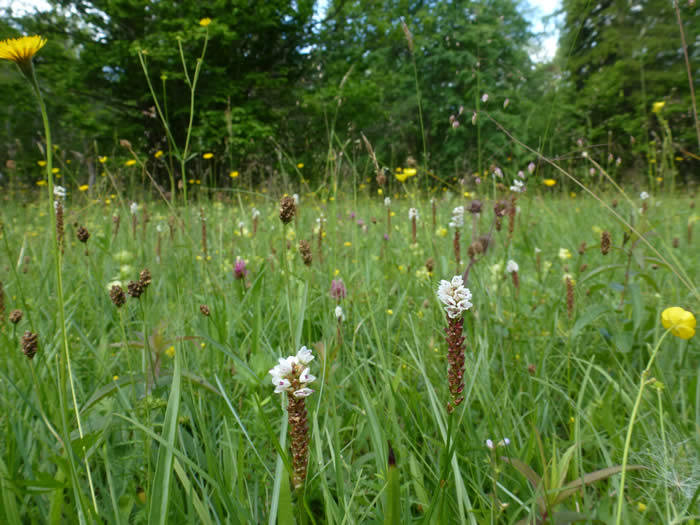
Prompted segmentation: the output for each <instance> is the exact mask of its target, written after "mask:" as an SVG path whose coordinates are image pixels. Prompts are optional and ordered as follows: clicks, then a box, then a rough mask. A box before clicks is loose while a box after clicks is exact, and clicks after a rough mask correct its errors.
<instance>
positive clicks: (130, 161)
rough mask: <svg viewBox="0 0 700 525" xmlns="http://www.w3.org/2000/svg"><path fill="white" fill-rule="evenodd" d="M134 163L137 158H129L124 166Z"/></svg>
mask: <svg viewBox="0 0 700 525" xmlns="http://www.w3.org/2000/svg"><path fill="white" fill-rule="evenodd" d="M134 164H136V160H135V159H129V160H127V161H126V162H125V163H124V166H133V165H134Z"/></svg>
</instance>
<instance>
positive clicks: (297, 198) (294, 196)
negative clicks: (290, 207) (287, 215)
mask: <svg viewBox="0 0 700 525" xmlns="http://www.w3.org/2000/svg"><path fill="white" fill-rule="evenodd" d="M292 199H294V206H299V194H298V193H295V194H294V195H292Z"/></svg>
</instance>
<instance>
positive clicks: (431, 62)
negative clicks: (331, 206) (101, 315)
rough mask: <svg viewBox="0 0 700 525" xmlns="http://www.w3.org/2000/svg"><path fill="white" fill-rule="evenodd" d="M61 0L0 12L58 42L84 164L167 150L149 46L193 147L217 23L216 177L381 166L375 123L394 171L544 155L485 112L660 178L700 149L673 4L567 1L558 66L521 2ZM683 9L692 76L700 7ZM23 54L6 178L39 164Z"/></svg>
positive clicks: (699, 48)
mask: <svg viewBox="0 0 700 525" xmlns="http://www.w3.org/2000/svg"><path fill="white" fill-rule="evenodd" d="M53 4H54V9H53V11H52V12H50V13H36V14H31V15H24V16H21V17H18V16H15V15H14V14H13V13H12V12H7V13H5V16H3V17H2V18H1V19H0V35H1V36H2V37H3V38H5V37H11V36H17V35H19V34H35V33H38V34H41V35H43V36H45V37H46V38H48V40H49V42H48V44H47V46H46V47H45V48H44V49H43V50H42V51H41V53H40V54H39V55H37V57H36V59H35V62H36V65H37V70H38V72H39V76H40V79H41V83H42V86H43V88H44V89H45V91H46V93H47V100H48V104H49V111H50V114H51V118H52V122H53V126H54V128H55V129H54V133H55V137H56V140H57V142H58V144H59V146H60V148H61V152H62V155H63V158H64V160H67V159H68V158H71V159H73V162H76V163H85V164H86V165H87V164H90V163H94V162H95V159H96V157H97V155H98V153H99V155H108V156H110V157H111V158H117V159H118V158H120V157H123V158H124V159H126V158H129V155H128V152H127V151H125V150H124V148H120V146H119V140H120V139H127V140H129V141H130V142H131V143H132V144H133V146H134V150H135V151H137V152H140V153H141V154H142V155H144V157H145V156H146V155H149V156H150V157H151V158H152V156H153V155H154V154H155V152H157V151H158V150H164V151H166V152H167V151H168V145H167V141H166V134H165V132H164V128H163V124H162V122H161V121H160V119H159V118H157V116H156V115H155V112H154V108H153V106H154V102H153V98H152V96H151V93H150V91H149V88H148V84H147V82H146V78H145V76H144V72H143V69H142V66H141V64H140V62H139V58H138V52H139V50H145V53H147V54H145V58H146V60H147V64H148V71H149V75H150V81H151V83H152V85H153V87H154V89H155V91H156V92H157V94H158V96H159V97H160V101H161V103H164V104H163V107H164V110H165V111H166V112H167V117H168V120H169V122H170V128H171V130H172V133H173V136H174V139H175V140H176V141H178V142H179V143H180V144H182V143H183V142H184V140H185V133H186V130H187V126H188V121H189V112H190V102H191V100H190V91H189V88H188V86H187V83H186V78H185V73H184V71H183V61H182V57H184V58H185V60H186V64H187V67H188V70H189V74H190V75H192V72H193V71H194V67H195V63H196V60H197V57H199V56H200V55H201V52H202V46H203V44H204V42H205V35H206V34H207V32H208V44H207V49H206V54H205V57H204V63H203V67H202V70H201V76H200V79H199V84H198V86H197V93H196V100H195V106H194V107H195V118H194V126H193V136H192V141H193V142H192V152H193V154H195V157H194V158H193V160H192V161H190V162H202V160H201V154H202V153H204V152H212V153H214V160H213V161H212V162H211V163H208V164H207V166H206V169H207V170H209V176H210V177H212V178H210V179H209V180H211V181H214V182H216V181H217V178H218V181H219V182H220V181H221V180H222V179H223V178H224V177H226V176H227V175H228V174H229V172H230V171H231V170H237V171H240V173H241V174H247V175H248V176H249V177H251V180H253V181H254V182H255V181H260V180H262V179H263V178H264V177H269V176H271V175H274V174H275V173H278V170H279V169H280V166H283V165H287V164H288V165H289V166H295V165H297V164H298V163H303V164H304V165H305V175H306V176H307V177H314V176H321V174H323V173H325V172H326V171H327V163H328V162H331V161H332V160H333V159H334V158H337V156H341V155H343V156H345V158H349V159H353V158H355V155H358V154H360V153H361V154H362V155H361V156H358V157H357V158H359V159H360V160H361V162H363V163H368V162H369V160H368V157H367V155H366V154H365V150H364V145H363V144H362V142H361V133H364V135H365V136H366V137H367V138H368V139H369V141H370V142H371V143H372V145H373V146H374V149H375V151H376V154H377V157H378V159H379V162H380V163H381V164H382V165H384V166H387V167H389V168H391V169H393V168H394V167H396V166H401V165H406V162H407V159H409V158H412V159H415V161H416V162H417V164H418V165H419V166H425V167H427V168H428V169H429V170H430V171H431V172H432V173H434V174H437V176H439V177H441V178H442V177H445V178H447V177H460V178H461V177H464V176H473V174H474V173H477V172H483V171H484V170H490V171H493V170H494V169H495V168H496V167H498V168H500V169H501V170H502V171H504V172H506V173H507V174H513V173H515V172H516V171H517V170H519V169H524V167H525V165H526V164H527V163H528V162H529V161H531V160H533V156H532V155H531V154H528V153H527V152H526V151H523V150H521V149H519V148H516V147H515V146H513V144H512V143H511V142H510V140H509V139H508V137H507V136H506V135H505V134H504V133H503V132H502V131H501V130H499V129H498V128H497V127H496V126H495V125H494V124H493V123H491V122H489V119H488V118H487V115H486V113H484V111H485V112H488V114H489V115H490V116H491V117H493V118H494V119H495V120H496V121H498V122H500V123H501V124H502V125H503V126H504V127H505V128H506V129H508V130H509V131H511V132H512V133H513V134H514V135H515V136H516V137H518V138H519V139H520V140H522V141H523V142H525V143H527V144H529V145H531V146H532V147H534V148H536V149H539V150H541V151H542V152H543V153H545V154H547V155H551V156H554V157H558V158H566V157H567V156H572V154H574V153H576V152H577V151H578V152H580V151H581V150H583V149H585V150H588V151H591V152H592V154H593V155H594V156H595V158H597V159H598V160H600V161H601V162H607V163H608V164H609V165H610V163H612V161H613V159H614V160H617V159H618V157H619V158H620V161H619V165H620V167H617V168H616V170H615V174H616V175H618V176H619V175H626V176H628V177H632V176H635V174H639V177H646V176H647V173H646V171H645V169H639V168H640V167H642V166H648V162H649V161H650V159H651V160H652V161H655V159H657V158H658V157H659V155H660V154H662V153H663V151H662V149H663V150H664V151H665V152H666V153H669V152H670V153H669V154H670V155H671V156H672V157H673V159H674V160H675V161H676V162H678V166H680V171H681V174H683V175H684V176H687V175H688V174H690V173H692V172H693V171H695V172H697V168H698V165H699V164H700V163H698V161H697V159H696V158H694V155H697V154H698V153H699V151H698V149H699V146H698V138H697V136H696V130H695V123H694V119H693V113H692V104H691V97H690V90H689V84H688V76H687V72H686V65H685V61H684V57H683V49H682V46H681V43H680V42H681V40H680V33H679V26H678V23H677V19H676V13H675V10H674V6H673V4H672V3H671V2H669V1H668V0H646V1H644V2H641V1H640V2H639V3H633V4H632V5H631V4H630V3H629V2H627V1H622V0H619V1H617V0H604V1H601V2H597V3H595V2H589V1H588V0H564V2H563V26H562V28H561V41H560V49H559V53H558V56H557V57H556V58H555V59H554V60H553V61H552V62H551V63H545V64H543V63H535V62H533V61H532V59H531V57H530V54H531V51H532V50H533V46H534V45H536V41H535V35H533V34H532V30H531V27H530V26H529V23H528V22H527V20H526V19H525V18H524V16H523V8H522V7H521V6H520V5H519V3H518V2H516V1H513V0H488V1H485V2H471V1H467V0H452V1H446V0H442V1H428V0H422V1H421V0H391V1H384V2H377V1H375V0H330V1H329V2H328V5H327V8H326V9H325V10H324V13H322V14H319V13H318V9H317V6H316V1H314V0H267V1H265V2H257V1H252V0H214V1H211V2H206V3H198V2H179V1H172V0H160V1H158V2H151V1H146V0H94V1H62V2H53ZM680 12H681V16H682V20H683V26H684V30H685V36H686V41H687V43H688V54H689V60H690V64H691V69H692V74H693V79H694V83H695V87H696V90H697V89H700V81H698V79H700V8H698V6H697V5H694V3H690V4H688V3H684V4H683V5H681V6H680ZM205 17H209V18H211V19H212V22H211V24H210V25H209V26H207V27H206V28H205V27H202V26H200V24H199V20H200V19H202V18H205ZM402 21H403V22H405V27H404V26H403V24H402ZM178 43H180V44H181V49H182V56H181V52H180V47H179V45H178ZM10 66H11V64H10V63H9V62H8V63H6V64H5V65H3V66H2V67H1V68H0V93H2V104H0V121H1V122H2V123H3V125H2V127H0V144H2V148H1V149H0V159H1V160H2V162H3V166H4V169H3V171H4V173H5V174H6V175H8V176H17V177H30V176H34V177H36V176H38V175H37V174H36V173H35V172H36V170H35V169H34V168H35V166H36V161H37V160H38V159H40V158H41V151H40V148H39V147H37V146H38V145H40V142H41V137H40V131H39V130H40V129H41V126H40V121H39V115H38V114H37V112H36V110H35V103H34V101H33V100H32V96H31V92H30V91H29V89H28V87H27V85H26V82H24V80H23V79H22V78H21V76H20V75H18V74H16V71H14V70H13V67H10ZM484 95H488V100H486V97H484ZM419 101H420V103H419ZM661 101H664V102H665V105H664V107H663V109H662V111H660V112H658V113H654V112H652V105H653V104H654V103H655V102H661ZM480 111H481V113H479V112H480ZM475 112H476V113H478V116H477V117H476V118H475V117H474V114H475ZM423 137H425V139H423ZM8 160H9V161H11V162H10V163H9V164H8V163H7V161H8ZM409 162H410V161H409ZM173 169H174V170H175V172H177V163H173ZM92 171H94V170H92ZM314 174H315V175H314ZM158 176H159V177H162V178H163V180H165V179H166V178H167V175H166V173H165V170H164V169H163V170H161V171H160V172H159V175H158Z"/></svg>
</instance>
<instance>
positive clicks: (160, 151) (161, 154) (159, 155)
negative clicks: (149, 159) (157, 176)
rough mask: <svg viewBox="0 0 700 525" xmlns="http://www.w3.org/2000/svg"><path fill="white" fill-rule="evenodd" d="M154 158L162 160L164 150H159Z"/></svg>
mask: <svg viewBox="0 0 700 525" xmlns="http://www.w3.org/2000/svg"><path fill="white" fill-rule="evenodd" d="M153 156H154V157H155V158H157V159H159V158H161V157H162V156H163V150H162V149H159V150H158V151H156V153H155V155H153Z"/></svg>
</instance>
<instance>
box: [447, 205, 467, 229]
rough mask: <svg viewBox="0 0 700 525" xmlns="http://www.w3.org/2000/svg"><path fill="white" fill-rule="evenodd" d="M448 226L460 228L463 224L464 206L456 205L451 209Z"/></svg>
mask: <svg viewBox="0 0 700 525" xmlns="http://www.w3.org/2000/svg"><path fill="white" fill-rule="evenodd" d="M449 226H450V228H461V227H462V226H464V206H457V207H456V208H455V209H454V210H452V220H451V221H450V224H449Z"/></svg>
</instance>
